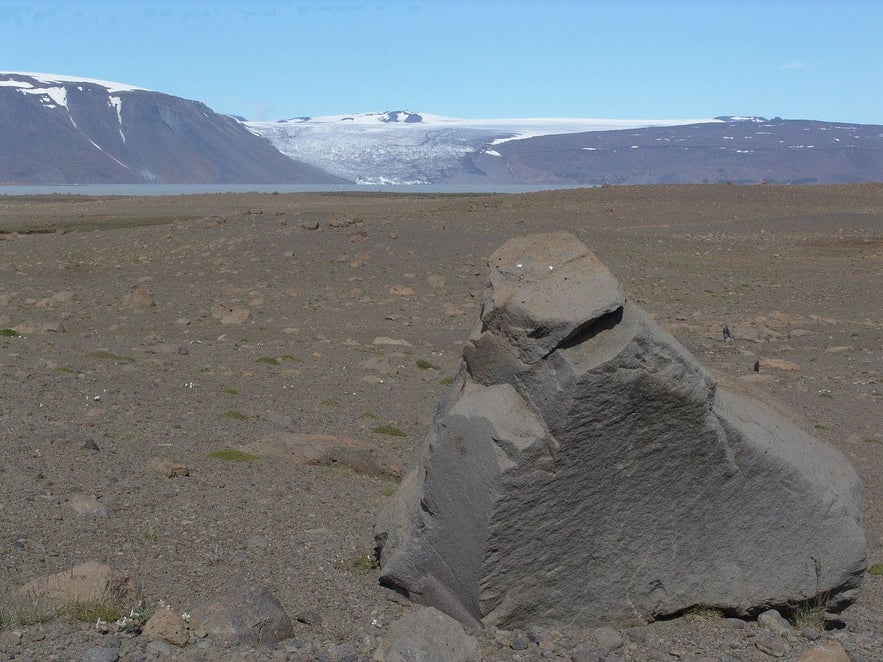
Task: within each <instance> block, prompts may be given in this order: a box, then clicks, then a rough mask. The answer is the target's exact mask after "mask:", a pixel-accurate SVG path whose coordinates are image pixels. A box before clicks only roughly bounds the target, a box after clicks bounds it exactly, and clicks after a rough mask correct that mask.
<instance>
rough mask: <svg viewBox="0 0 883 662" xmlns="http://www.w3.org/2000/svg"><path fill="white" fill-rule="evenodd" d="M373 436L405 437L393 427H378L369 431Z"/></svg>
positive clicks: (405, 435)
mask: <svg viewBox="0 0 883 662" xmlns="http://www.w3.org/2000/svg"><path fill="white" fill-rule="evenodd" d="M371 432H374V433H375V434H388V435H389V436H390V437H407V436H408V435H407V434H405V433H404V432H403V431H402V430H400V429H399V428H397V427H396V426H395V425H378V426H377V427H376V428H374V429H373V430H371Z"/></svg>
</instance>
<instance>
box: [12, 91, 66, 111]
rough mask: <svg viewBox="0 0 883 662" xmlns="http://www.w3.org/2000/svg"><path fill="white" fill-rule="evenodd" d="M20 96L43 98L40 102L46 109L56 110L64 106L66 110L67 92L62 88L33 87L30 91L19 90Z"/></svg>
mask: <svg viewBox="0 0 883 662" xmlns="http://www.w3.org/2000/svg"><path fill="white" fill-rule="evenodd" d="M18 91H19V92H21V93H22V94H34V95H40V96H43V97H44V98H43V99H40V102H41V103H42V104H43V105H44V106H46V108H58V106H64V107H65V108H67V90H66V89H65V88H63V87H35V88H32V89H25V88H19V90H18Z"/></svg>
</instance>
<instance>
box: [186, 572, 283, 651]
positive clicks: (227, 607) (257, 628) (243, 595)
mask: <svg viewBox="0 0 883 662" xmlns="http://www.w3.org/2000/svg"><path fill="white" fill-rule="evenodd" d="M190 620H191V624H192V625H191V627H193V628H194V629H196V628H199V629H201V630H203V631H204V632H205V633H206V634H208V635H209V636H211V637H214V638H217V639H220V640H222V641H236V642H239V643H247V644H251V645H255V646H260V645H267V644H270V643H272V642H276V641H282V640H283V639H289V638H291V637H293V636H294V628H293V627H292V624H291V619H290V618H289V617H288V615H287V614H286V613H285V610H284V609H283V608H282V605H281V604H280V603H279V601H278V600H277V599H276V598H275V597H273V595H272V594H271V593H270V592H269V591H268V590H267V589H266V588H264V587H262V586H252V587H248V588H245V589H241V590H237V591H232V592H230V593H228V594H227V595H224V596H221V597H219V598H218V599H216V600H213V601H211V602H209V603H208V604H205V605H203V606H201V607H199V608H198V609H195V610H194V611H193V613H192V615H191V619H190Z"/></svg>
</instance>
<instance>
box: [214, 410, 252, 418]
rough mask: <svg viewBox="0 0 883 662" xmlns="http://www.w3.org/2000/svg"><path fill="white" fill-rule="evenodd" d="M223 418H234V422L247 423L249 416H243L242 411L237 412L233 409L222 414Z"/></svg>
mask: <svg viewBox="0 0 883 662" xmlns="http://www.w3.org/2000/svg"><path fill="white" fill-rule="evenodd" d="M221 418H232V419H233V420H234V421H247V420H248V416H246V415H245V414H243V413H242V412H241V411H236V410H235V409H231V410H230V411H225V412H224V413H223V414H221Z"/></svg>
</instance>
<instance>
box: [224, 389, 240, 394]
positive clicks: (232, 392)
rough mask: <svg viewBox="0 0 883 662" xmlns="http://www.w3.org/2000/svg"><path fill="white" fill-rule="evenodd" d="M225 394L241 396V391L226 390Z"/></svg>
mask: <svg viewBox="0 0 883 662" xmlns="http://www.w3.org/2000/svg"><path fill="white" fill-rule="evenodd" d="M224 393H226V394H227V395H239V389H236V388H225V389H224Z"/></svg>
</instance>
